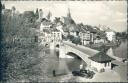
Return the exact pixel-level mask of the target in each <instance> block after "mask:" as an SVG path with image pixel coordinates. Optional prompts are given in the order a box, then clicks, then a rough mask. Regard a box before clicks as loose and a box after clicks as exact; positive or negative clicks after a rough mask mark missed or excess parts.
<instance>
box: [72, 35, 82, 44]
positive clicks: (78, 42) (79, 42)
mask: <svg viewBox="0 0 128 83" xmlns="http://www.w3.org/2000/svg"><path fill="white" fill-rule="evenodd" d="M72 43H74V44H76V45H77V44H81V39H80V37H74V38H73V40H72Z"/></svg>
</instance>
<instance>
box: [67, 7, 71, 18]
mask: <svg viewBox="0 0 128 83" xmlns="http://www.w3.org/2000/svg"><path fill="white" fill-rule="evenodd" d="M67 17H69V18H71V13H70V8H68V13H67Z"/></svg>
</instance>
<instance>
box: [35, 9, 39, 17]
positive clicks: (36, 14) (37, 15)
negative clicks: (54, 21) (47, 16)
mask: <svg viewBox="0 0 128 83" xmlns="http://www.w3.org/2000/svg"><path fill="white" fill-rule="evenodd" d="M35 16H36V19H38V18H39V11H38V8H37V9H36V13H35Z"/></svg>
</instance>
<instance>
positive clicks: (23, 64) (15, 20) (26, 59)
mask: <svg viewBox="0 0 128 83" xmlns="http://www.w3.org/2000/svg"><path fill="white" fill-rule="evenodd" d="M27 14H29V13H27ZM27 14H25V13H24V14H21V15H17V14H16V15H15V16H13V17H12V16H11V15H10V16H9V15H6V14H4V15H2V25H1V26H2V28H1V32H2V33H1V34H2V37H1V41H0V45H1V50H0V52H1V55H0V59H1V60H0V61H1V62H0V63H1V65H0V68H1V69H2V70H1V69H0V70H1V71H0V75H1V76H2V77H3V78H1V79H0V80H21V79H29V78H30V77H32V76H36V75H37V74H38V75H39V74H40V73H39V72H41V69H40V68H36V70H35V66H36V65H37V64H39V63H40V58H39V56H38V52H39V49H40V48H39V47H38V42H34V37H35V36H36V34H35V32H34V31H32V30H31V29H32V26H34V22H35V20H34V19H35V18H34V15H33V13H32V12H30V15H27ZM25 15H27V16H29V18H30V19H29V18H28V17H26V16H25ZM28 19H29V20H28ZM1 76H0V77H1Z"/></svg>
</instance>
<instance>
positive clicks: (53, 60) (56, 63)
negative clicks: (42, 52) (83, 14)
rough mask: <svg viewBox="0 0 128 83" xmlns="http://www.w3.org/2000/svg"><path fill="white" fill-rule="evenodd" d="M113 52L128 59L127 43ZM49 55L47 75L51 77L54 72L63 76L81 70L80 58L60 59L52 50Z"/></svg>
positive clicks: (123, 42) (123, 43) (124, 42)
mask: <svg viewBox="0 0 128 83" xmlns="http://www.w3.org/2000/svg"><path fill="white" fill-rule="evenodd" d="M113 52H114V55H115V56H118V57H121V58H127V41H122V43H121V44H120V45H119V46H118V47H115V48H113ZM49 55H50V58H49V61H48V62H49V63H48V69H47V71H48V72H47V73H48V75H49V76H50V77H53V70H55V71H56V74H57V75H58V76H62V75H65V74H67V73H69V72H71V71H73V70H79V69H80V64H81V63H82V60H80V59H79V58H65V59H59V58H58V56H59V54H58V52H57V51H55V50H50V54H49ZM57 80H59V79H57Z"/></svg>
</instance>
